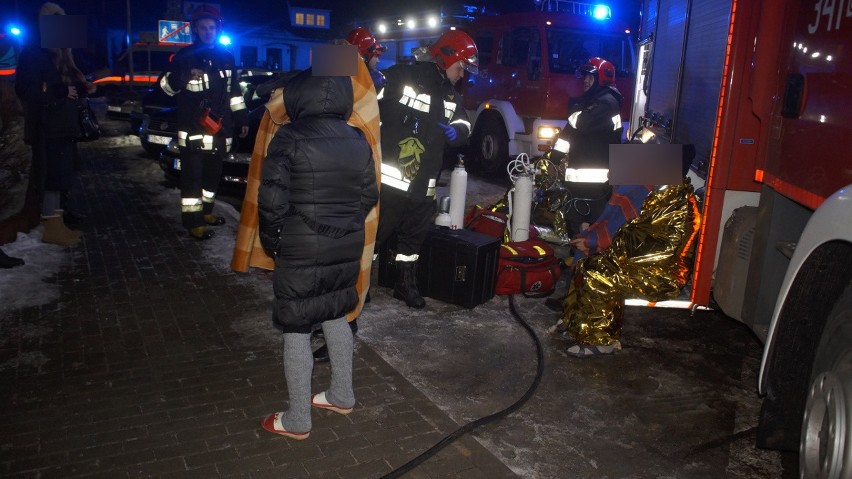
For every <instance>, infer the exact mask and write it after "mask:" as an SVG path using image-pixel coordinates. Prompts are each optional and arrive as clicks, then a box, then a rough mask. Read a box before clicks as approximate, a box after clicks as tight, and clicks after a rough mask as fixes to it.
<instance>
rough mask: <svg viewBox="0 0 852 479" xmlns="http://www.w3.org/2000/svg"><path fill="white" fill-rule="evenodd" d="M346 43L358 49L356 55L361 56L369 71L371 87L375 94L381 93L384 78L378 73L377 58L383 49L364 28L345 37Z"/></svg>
mask: <svg viewBox="0 0 852 479" xmlns="http://www.w3.org/2000/svg"><path fill="white" fill-rule="evenodd" d="M346 42H347V43H349V44H350V45H355V46H356V47H358V53H359V54H361V59H362V60H364V64H366V65H367V69H369V70H370V77H371V78H372V79H373V85H374V86H375V87H376V92H378V91H381V89H382V87H384V86H385V76H384V74H382V72H380V71H379V68H378V67H379V56H380V55H381V54H382V53H384V52H385V47H384V46H382V44H381V43H379V42H378V40H376V37H375V36H374V35H373V34H372V33H371V32H370V31H369V30H367V29H366V28H364V27H358V28H356V29H354V30H352V31H351V32H349V35H346Z"/></svg>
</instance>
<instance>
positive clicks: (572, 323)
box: [552, 182, 701, 345]
mask: <svg viewBox="0 0 852 479" xmlns="http://www.w3.org/2000/svg"><path fill="white" fill-rule="evenodd" d="M700 224H701V217H700V213H699V211H698V204H697V201H696V198H695V192H694V190H693V188H692V185H690V184H689V183H688V182H685V183H684V184H682V185H670V186H664V187H659V188H658V189H657V190H655V191H652V192H651V194H650V195H648V197H647V198H646V199H645V202H644V203H643V204H642V211H641V213H639V216H638V217H636V218H634V219H632V220H631V221H630V222H628V223H626V224H624V225H623V226H622V227H621V228H620V229H619V230H618V231H617V232H616V234H615V236H613V239H612V244H611V245H610V246H609V248H606V249H604V250H602V251H600V252H599V253H597V254H594V255H592V256H589V257H587V258H584V259H582V260H581V261H579V262H578V263H577V265H576V267H575V271H574V277H573V280H572V282H571V285H570V287H569V289H568V294H567V295H566V297H565V300H564V301H563V303H562V306H563V315H562V318H561V319H560V320H559V321H558V322H557V324H556V327H555V328H552V330H555V331H559V332H560V333H563V334H567V335H568V336H569V337H570V338H571V339H572V340H574V341H576V342H578V343H582V344H589V345H610V344H614V343H615V342H616V341H618V340H619V338H620V337H621V329H622V322H623V309H624V299H625V298H626V297H631V298H639V299H644V300H646V301H652V302H655V301H663V300H667V299H674V298H677V296H678V295H679V294H680V290H681V288H683V286H684V285H685V284H686V282H687V281H688V279H689V274H690V267H691V265H692V256H693V254H694V249H695V248H694V246H695V238H696V235H697V233H698V229H699V226H700Z"/></svg>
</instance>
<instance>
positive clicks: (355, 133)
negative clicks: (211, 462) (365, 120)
mask: <svg viewBox="0 0 852 479" xmlns="http://www.w3.org/2000/svg"><path fill="white" fill-rule="evenodd" d="M284 103H285V105H286V107H287V113H288V114H289V116H290V118H291V120H292V122H291V123H289V124H287V125H284V126H282V127H281V128H280V129H279V130H278V132H277V133H276V135H275V137H274V138H273V140H272V142H271V143H270V144H269V149H268V150H267V157H266V159H265V160H264V162H263V173H262V183H261V186H260V188H259V192H258V215H259V224H260V239H261V242H262V243H263V246H264V247H265V248H266V249H268V250H269V251H270V252H272V254H273V255H274V257H275V273H274V279H273V288H274V291H275V305H274V307H273V321H274V322H275V324H276V325H277V326H278V327H279V328H280V329H281V330H282V331H283V332H284V373H285V376H286V380H287V390H288V393H289V398H290V408H289V410H287V411H285V412H278V413H275V414H272V415H270V416H268V417H267V418H265V419H264V420H263V427H264V429H266V430H268V431H270V432H274V433H276V434H281V435H284V436H287V437H290V438H293V439H306V438H307V437H308V435H309V433H310V430H311V414H310V413H311V411H310V410H311V406H312V405H313V406H314V407H321V408H325V409H330V410H332V411H335V412H338V413H341V414H348V413H349V412H351V411H352V407H353V406H354V405H355V396H354V393H353V390H352V350H353V340H352V331H351V330H350V328H349V325H348V324H347V323H346V319H345V315H346V313H347V312H349V311H351V310H352V309H354V308H355V306H356V305H357V303H358V296H357V293H356V291H355V281H356V279H357V277H358V272H359V270H360V259H361V252H362V249H363V246H364V218H365V217H366V216H367V213H368V212H369V211H370V209H371V208H372V207H373V206H374V205H375V204H376V202H377V201H378V188H377V186H376V179H375V178H376V176H375V169H374V166H373V160H372V151H371V149H370V144H369V143H368V142H367V140H366V139H365V137H364V134H363V133H362V132H361V130H359V129H357V128H354V127H352V126H349V125H348V124H347V123H346V119H347V118H348V117H349V115H350V114H351V113H352V104H353V91H352V81H351V79H350V78H349V77H320V76H313V75H312V73H311V70H310V69H309V70H306V71H305V72H302V73H301V74H299V75H297V76H296V77H294V78H293V79H292V80H291V81H290V82H289V83H288V84H287V88H286V91H285V93H284ZM317 324H321V325H322V329H323V334H324V335H325V338H326V342H327V344H328V347H329V356H330V358H331V369H332V374H331V385H330V387H329V389H328V390H327V391H324V392H321V393H319V394H317V395H315V396H314V397H313V398H311V395H310V394H311V393H310V387H311V372H312V370H313V357H312V354H311V347H310V333H311V330H312V328H313V327H314V326H315V325H317Z"/></svg>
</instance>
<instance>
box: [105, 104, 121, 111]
mask: <svg viewBox="0 0 852 479" xmlns="http://www.w3.org/2000/svg"><path fill="white" fill-rule="evenodd" d="M107 110H109V111H121V107H120V106H112V105H107Z"/></svg>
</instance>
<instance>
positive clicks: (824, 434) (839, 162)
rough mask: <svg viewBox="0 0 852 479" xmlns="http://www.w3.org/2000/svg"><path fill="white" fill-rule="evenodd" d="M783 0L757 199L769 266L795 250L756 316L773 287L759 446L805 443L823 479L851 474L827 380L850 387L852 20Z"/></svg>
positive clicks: (805, 453) (808, 466)
mask: <svg viewBox="0 0 852 479" xmlns="http://www.w3.org/2000/svg"><path fill="white" fill-rule="evenodd" d="M785 6H786V18H787V19H789V20H788V21H786V22H783V24H785V25H788V28H786V29H784V30H783V31H782V32H781V35H780V37H777V38H775V39H773V40H774V41H775V43H776V44H778V45H780V49H781V50H782V60H780V61H779V65H780V68H779V69H778V70H779V71H778V74H777V75H778V78H777V83H778V85H779V86H778V88H777V90H776V91H777V95H778V101H777V104H776V105H775V108H774V111H773V113H774V116H773V121H772V122H771V128H770V142H769V145H768V154H767V156H766V162H765V170H764V171H763V174H764V181H765V184H766V186H765V188H764V192H765V193H764V194H763V197H764V198H765V199H766V201H763V200H762V201H761V207H763V204H764V203H767V204H774V205H775V207H774V208H771V209H768V212H769V213H771V214H767V216H768V219H766V221H765V223H766V224H767V225H768V226H763V225H762V224H761V222H760V221H759V222H758V229H759V230H765V231H766V233H765V236H766V237H767V239H766V240H765V241H763V242H762V243H763V244H762V249H763V250H764V251H765V253H764V255H765V256H766V257H767V258H770V260H767V261H766V262H765V264H764V268H765V269H769V267H773V265H772V261H771V255H773V254H775V255H777V252H772V251H771V250H772V248H773V247H774V246H775V245H777V244H788V245H790V247H791V248H795V249H794V252H793V254H792V257H791V258H790V260H789V262H788V265H787V267H786V273H785V274H784V279H783V281H782V282H781V284H780V286H779V287H778V288H777V289H775V290H772V291H770V290H769V288H767V287H765V286H764V287H763V289H761V290H760V292H761V293H762V295H763V296H762V297H761V298H759V302H758V303H757V304H756V305H755V310H756V311H757V312H756V313H755V315H756V316H759V315H760V314H762V313H761V309H764V310H765V309H767V308H766V306H765V305H764V304H763V303H765V302H767V301H768V300H771V299H773V298H772V297H771V296H769V293H775V294H774V307H773V308H772V310H771V311H772V312H771V322H770V324H769V327H768V331H767V339H766V345H765V347H764V354H763V360H762V362H761V370H760V376H759V389H760V392H761V393H763V394H765V395H766V397H765V399H764V403H763V408H762V411H761V417H760V429H759V433H758V445H760V446H762V447H773V448H781V449H791V450H795V449H799V450H800V471H804V472H803V474H804V475H805V476H806V477H810V476H809V474H810V473H813V472H814V471H816V470H818V469H819V470H820V473H821V474H824V476H825V477H848V475H849V474H850V473H852V463H850V457H852V443H850V439H849V438H848V437H845V436H844V434H848V431H849V430H850V421H852V419H850V418H852V398H850V397H849V396H848V395H844V394H838V393H837V392H836V391H834V390H832V389H831V388H830V387H829V386H827V385H830V384H835V383H836V384H843V385H848V384H849V383H850V382H852V376H850V375H849V374H846V372H847V370H848V363H846V362H844V359H843V358H849V357H850V356H852V344H850V342H849V341H848V334H849V331H852V320H850V319H849V318H850V312H849V309H848V308H849V304H850V296H852V195H850V191H852V184H849V183H852V176H850V175H852V155H850V153H849V152H848V151H846V150H845V149H844V147H843V144H844V141H848V138H849V137H850V134H852V130H850V126H849V125H848V115H849V113H848V112H849V111H850V110H849V109H850V107H852V105H850V94H852V75H850V68H852V67H850V65H849V63H850V59H849V58H848V55H849V52H850V48H852V37H850V35H849V34H848V31H847V30H848V27H847V28H846V29H844V31H843V32H840V31H839V30H840V29H841V28H842V27H843V26H844V25H843V24H844V23H846V25H850V24H852V9H850V8H849V6H848V5H844V4H843V2H830V3H829V2H823V1H818V0H804V1H801V2H794V1H790V2H786V4H785ZM774 7H775V8H777V6H774ZM841 7H842V8H843V10H841ZM764 18H766V17H764ZM791 218H792V220H791ZM791 221H792V225H791V226H790V225H789V223H791ZM785 223H787V224H788V226H787V228H786V229H787V231H785V227H784V226H785ZM799 224H802V226H799ZM799 231H802V233H801V235H799V234H797V233H798V232H799ZM767 265H769V266H767ZM777 269H778V268H777V267H774V270H777ZM753 273H754V276H755V278H754V279H755V280H759V278H758V276H757V274H756V272H753ZM750 282H751V281H750ZM755 290H757V288H755ZM838 308H840V309H838ZM836 338H840V339H839V341H840V343H838V342H837V341H836V340H835V339H836ZM844 338H845V339H844ZM844 364H845V366H844ZM829 394H830V396H829ZM803 431H807V433H803ZM844 431H845V432H844ZM844 437H845V438H844ZM832 458H835V459H832ZM814 464H816V465H817V466H814ZM826 464H827V465H828V466H827V467H826V470H825V471H822V470H821V469H820V468H821V467H823V466H825V465H826Z"/></svg>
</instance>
